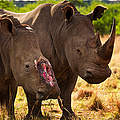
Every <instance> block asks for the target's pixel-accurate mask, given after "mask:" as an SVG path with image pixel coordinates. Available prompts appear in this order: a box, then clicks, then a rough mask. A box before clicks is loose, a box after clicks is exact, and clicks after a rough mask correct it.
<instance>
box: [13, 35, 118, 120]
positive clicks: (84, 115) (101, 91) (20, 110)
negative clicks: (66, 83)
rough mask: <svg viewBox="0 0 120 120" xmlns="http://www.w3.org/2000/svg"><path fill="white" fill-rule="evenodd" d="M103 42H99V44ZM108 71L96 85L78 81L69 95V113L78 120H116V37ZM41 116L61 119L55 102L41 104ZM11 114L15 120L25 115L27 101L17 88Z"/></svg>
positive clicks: (48, 101) (53, 119)
mask: <svg viewBox="0 0 120 120" xmlns="http://www.w3.org/2000/svg"><path fill="white" fill-rule="evenodd" d="M107 38H108V36H105V37H104V38H102V40H103V42H104V41H105V40H107ZM110 68H111V69H112V71H113V73H112V76H111V77H110V78H108V79H107V80H106V81H105V82H103V83H101V84H98V85H90V84H88V83H87V82H85V81H84V80H82V79H81V78H80V77H79V78H78V81H77V84H76V86H75V89H74V91H73V93H72V109H73V111H74V112H75V113H76V115H78V116H79V117H80V118H81V119H82V120H120V36H117V37H116V42H115V49H114V54H113V57H112V60H111V63H110ZM42 112H43V115H44V116H46V117H47V116H48V117H50V118H51V119H52V120H59V119H60V117H61V110H60V108H59V106H58V102H57V100H47V101H43V102H42ZM15 114H16V118H17V120H22V119H23V118H24V116H25V115H26V114H27V101H26V97H25V94H24V92H23V89H22V88H21V87H19V88H18V93H17V98H16V101H15Z"/></svg>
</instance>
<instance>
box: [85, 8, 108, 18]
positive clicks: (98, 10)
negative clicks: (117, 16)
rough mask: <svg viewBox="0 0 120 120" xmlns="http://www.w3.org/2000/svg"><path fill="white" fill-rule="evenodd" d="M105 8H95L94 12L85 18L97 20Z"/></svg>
mask: <svg viewBox="0 0 120 120" xmlns="http://www.w3.org/2000/svg"><path fill="white" fill-rule="evenodd" d="M106 9H107V8H105V7H103V6H97V7H96V8H95V9H94V11H93V12H92V13H90V14H88V15H87V16H88V17H90V19H91V20H97V18H98V19H100V18H101V17H102V16H103V13H104V11H105V10H106Z"/></svg>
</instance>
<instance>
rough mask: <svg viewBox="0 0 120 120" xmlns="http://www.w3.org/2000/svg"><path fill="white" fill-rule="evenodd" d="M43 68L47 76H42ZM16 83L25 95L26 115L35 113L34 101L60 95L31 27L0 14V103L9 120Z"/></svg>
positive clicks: (13, 117) (52, 73)
mask: <svg viewBox="0 0 120 120" xmlns="http://www.w3.org/2000/svg"><path fill="white" fill-rule="evenodd" d="M44 72H45V73H46V75H47V76H44V77H43V73H44ZM18 85H21V86H22V87H23V88H24V91H25V93H26V96H27V101H28V108H29V110H28V115H27V117H28V116H30V115H33V116H37V114H38V113H37V112H36V109H37V107H36V106H35V105H34V103H35V102H36V101H38V102H39V101H42V100H45V99H48V97H52V98H57V97H58V96H59V95H60V89H59V87H58V84H57V81H56V79H55V76H54V72H53V70H52V66H51V64H50V62H49V61H48V59H47V58H45V57H44V56H43V55H42V53H41V50H40V47H39V45H38V37H37V36H36V34H35V32H34V30H33V29H32V28H30V27H29V26H28V25H22V24H20V22H19V21H18V20H17V19H16V18H14V17H13V16H7V15H3V16H1V17H0V103H1V105H2V106H3V105H4V104H5V105H6V108H7V110H8V115H9V116H10V118H11V119H12V120H13V119H15V116H14V100H15V97H16V92H17V86H18ZM30 97H31V98H32V99H33V101H34V102H33V104H32V103H31V102H30ZM33 106H34V107H33Z"/></svg>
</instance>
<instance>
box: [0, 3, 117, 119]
mask: <svg viewBox="0 0 120 120" xmlns="http://www.w3.org/2000/svg"><path fill="white" fill-rule="evenodd" d="M104 10H106V8H104V7H103V6H97V7H96V8H95V9H94V10H93V12H91V13H90V14H88V15H82V14H81V13H79V12H78V11H77V9H76V8H75V6H74V5H73V4H72V3H70V2H68V1H64V2H61V3H58V4H56V5H54V4H42V5H39V6H38V7H37V8H35V9H34V10H33V11H31V12H27V13H14V12H10V11H5V10H1V14H3V13H6V14H11V15H13V16H15V17H17V18H18V19H19V20H20V22H21V23H27V24H30V25H32V27H33V28H34V29H35V30H36V33H37V36H38V37H39V45H40V48H41V50H42V53H43V55H44V56H45V57H47V58H48V59H49V60H50V62H51V64H52V66H53V69H54V71H55V75H56V78H57V81H58V84H59V87H60V90H61V97H62V99H63V105H64V107H65V108H66V109H67V110H68V111H69V113H71V114H69V113H68V112H67V111H66V110H64V109H63V115H62V117H61V119H63V118H64V117H65V118H66V119H70V116H72V115H74V112H73V111H72V109H71V93H72V91H73V89H74V86H75V84H76V81H77V77H78V75H79V76H80V77H81V78H83V79H84V80H85V81H87V82H88V83H90V84H98V83H101V82H103V81H104V80H106V79H107V78H108V77H110V75H111V70H110V68H109V66H108V64H109V62H110V60H111V56H112V52H113V46H114V40H115V20H114V21H113V27H112V30H111V35H110V37H109V39H108V40H107V41H106V42H105V44H103V45H102V44H101V41H100V37H99V34H95V32H94V26H93V24H92V22H93V20H97V19H99V18H101V17H102V14H103V13H104ZM31 101H33V99H31ZM40 106H41V104H39V105H38V107H40Z"/></svg>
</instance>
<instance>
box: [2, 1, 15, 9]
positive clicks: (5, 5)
mask: <svg viewBox="0 0 120 120" xmlns="http://www.w3.org/2000/svg"><path fill="white" fill-rule="evenodd" d="M0 9H6V10H12V11H15V10H16V9H17V7H15V5H14V3H13V1H11V2H9V1H8V0H0Z"/></svg>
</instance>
